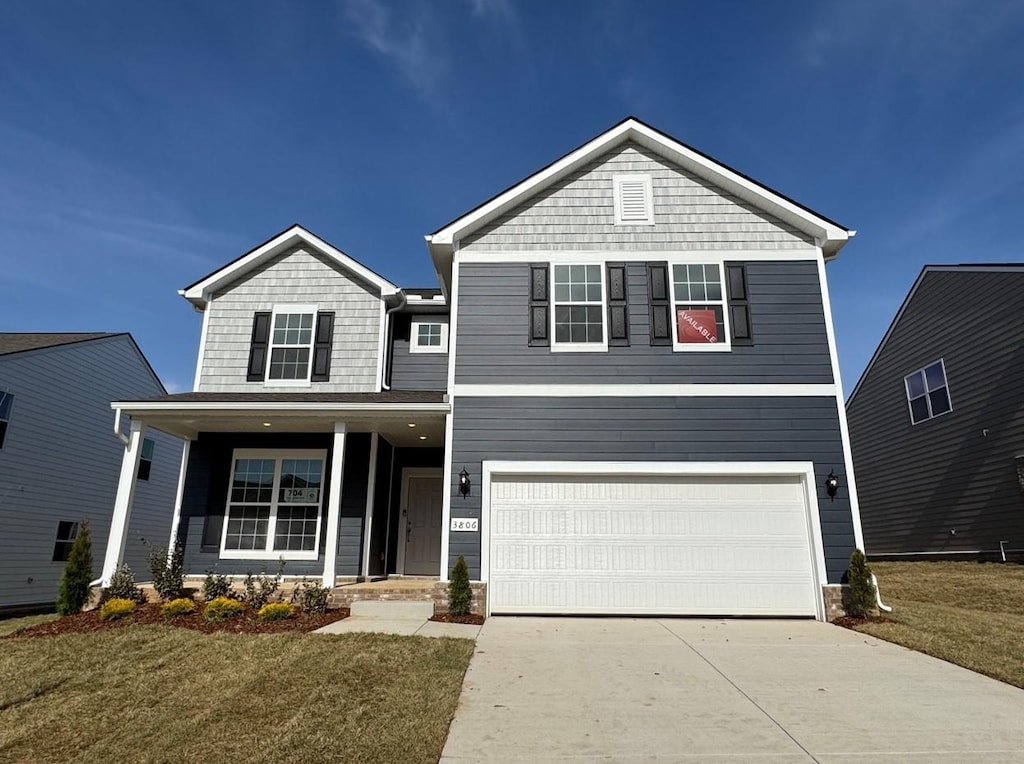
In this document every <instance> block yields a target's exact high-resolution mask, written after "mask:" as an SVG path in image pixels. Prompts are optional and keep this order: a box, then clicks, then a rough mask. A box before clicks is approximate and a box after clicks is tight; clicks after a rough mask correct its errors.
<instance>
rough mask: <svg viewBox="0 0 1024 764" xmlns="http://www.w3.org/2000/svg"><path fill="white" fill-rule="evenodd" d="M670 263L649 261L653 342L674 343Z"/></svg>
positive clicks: (657, 343) (656, 343) (648, 285)
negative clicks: (670, 297) (669, 290)
mask: <svg viewBox="0 0 1024 764" xmlns="http://www.w3.org/2000/svg"><path fill="white" fill-rule="evenodd" d="M668 288H669V283H668V263H647V302H648V304H649V306H650V314H651V344H652V345H671V344H672V324H673V321H672V303H671V301H670V300H669V293H668Z"/></svg>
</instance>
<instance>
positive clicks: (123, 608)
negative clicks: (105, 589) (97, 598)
mask: <svg viewBox="0 0 1024 764" xmlns="http://www.w3.org/2000/svg"><path fill="white" fill-rule="evenodd" d="M135 607H136V603H135V600H128V599H124V598H122V597H112V598H111V599H109V600H107V601H106V602H104V603H103V606H102V607H101V608H100V618H101V619H102V620H104V621H116V620H118V619H120V618H124V617H125V616H126V615H131V614H132V613H134V612H135Z"/></svg>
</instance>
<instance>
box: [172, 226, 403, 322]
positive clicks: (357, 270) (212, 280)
mask: <svg viewBox="0 0 1024 764" xmlns="http://www.w3.org/2000/svg"><path fill="white" fill-rule="evenodd" d="M302 244H306V245H308V246H310V247H312V248H313V249H315V250H317V251H319V252H320V253H322V254H324V255H326V256H327V257H329V258H330V259H331V260H333V261H334V262H336V263H337V264H338V265H340V266H341V267H343V268H345V269H346V270H348V271H350V272H351V273H353V274H355V275H356V276H358V277H359V278H360V279H361V280H362V281H364V282H366V283H367V284H369V285H371V286H373V287H376V288H377V289H378V290H379V291H380V296H381V297H386V296H388V295H392V294H395V293H397V292H398V291H399V289H398V287H397V286H395V285H394V284H392V283H391V282H390V281H388V280H387V279H386V278H384V277H383V276H381V275H380V274H379V273H376V272H375V271H372V270H370V269H369V268H367V267H366V266H365V265H363V264H362V263H360V262H359V261H357V260H355V259H354V258H352V257H350V256H349V255H347V254H345V253H344V252H342V251H341V250H340V249H338V248H337V247H335V246H333V245H332V244H329V243H328V242H326V241H324V240H323V239H321V238H320V237H319V236H317V235H316V234H313V233H311V232H309V231H307V230H306V229H305V228H303V227H302V226H300V225H298V224H296V225H293V226H291V227H290V228H286V229H285V230H284V231H281V233H279V234H277V235H276V236H273V237H271V238H270V239H268V240H267V241H265V242H263V243H262V244H260V245H259V246H257V247H255V248H254V249H251V250H249V251H248V252H246V253H245V254H243V255H241V256H239V257H236V258H235V259H234V260H232V261H231V262H230V263H228V264H227V265H224V266H222V267H220V268H218V269H217V270H215V271H213V272H212V273H208V274H207V275H205V276H203V277H202V278H201V279H199V280H198V281H195V282H193V283H191V284H189V285H188V286H187V287H185V288H184V289H179V290H178V294H180V295H181V296H182V297H184V298H185V299H186V300H188V301H189V302H190V303H192V304H193V305H194V306H196V307H197V308H199V309H200V310H202V309H204V308H205V307H206V303H207V301H208V300H209V298H210V295H212V294H213V293H214V292H216V291H217V290H218V289H220V288H222V287H224V286H226V285H227V284H230V283H231V282H232V281H235V280H236V279H238V278H241V277H242V276H244V275H245V274H246V273H248V272H249V271H251V270H253V269H254V268H256V267H258V266H259V265H261V264H262V263H265V262H267V261H268V260H270V259H272V258H274V257H276V256H277V255H279V254H281V253H282V252H284V251H286V250H288V249H290V248H292V247H294V246H298V245H302Z"/></svg>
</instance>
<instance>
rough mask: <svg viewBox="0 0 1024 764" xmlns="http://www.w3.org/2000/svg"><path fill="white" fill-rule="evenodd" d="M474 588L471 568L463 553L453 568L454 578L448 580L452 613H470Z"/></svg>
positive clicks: (449, 606)
mask: <svg viewBox="0 0 1024 764" xmlns="http://www.w3.org/2000/svg"><path fill="white" fill-rule="evenodd" d="M472 600H473V589H472V588H471V587H470V585H469V568H468V567H467V566H466V558H465V557H463V556H462V555H461V554H460V555H459V559H458V561H457V562H456V563H455V567H454V568H452V579H451V581H449V582H448V612H449V613H451V614H452V615H469V607H470V603H471V602H472Z"/></svg>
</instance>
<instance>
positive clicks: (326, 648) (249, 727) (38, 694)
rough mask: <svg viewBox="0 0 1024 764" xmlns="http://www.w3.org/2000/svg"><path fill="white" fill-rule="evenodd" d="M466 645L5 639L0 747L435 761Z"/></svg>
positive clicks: (369, 638)
mask: <svg viewBox="0 0 1024 764" xmlns="http://www.w3.org/2000/svg"><path fill="white" fill-rule="evenodd" d="M472 653H473V643H472V642H471V641H469V640H456V639H427V638H422V637H395V636H387V635H381V634H342V635H326V634H302V635H298V634H289V635H273V636H264V635H257V636H253V635H234V634H216V635H206V634H201V633H198V632H195V631H191V630H188V629H178V628H172V627H167V626H143V625H136V626H130V627H127V628H122V629H114V630H109V631H101V632H94V633H85V634H66V635H61V636H54V637H36V638H15V639H8V640H4V642H3V646H2V649H0V677H3V681H2V682H0V760H4V761H9V760H14V761H39V762H43V761H45V762H56V761H71V760H76V761H140V760H145V761H154V762H155V761H247V762H250V761H251V762H315V761H360V762H394V761H402V762H436V761H437V760H438V758H439V756H440V753H441V749H442V747H443V745H444V740H445V737H446V735H447V734H448V725H449V722H450V721H451V717H452V715H453V713H454V711H455V706H456V704H457V702H458V698H459V693H460V691H461V686H462V678H463V675H464V673H465V671H466V666H467V665H468V664H469V659H470V656H471V655H472Z"/></svg>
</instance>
